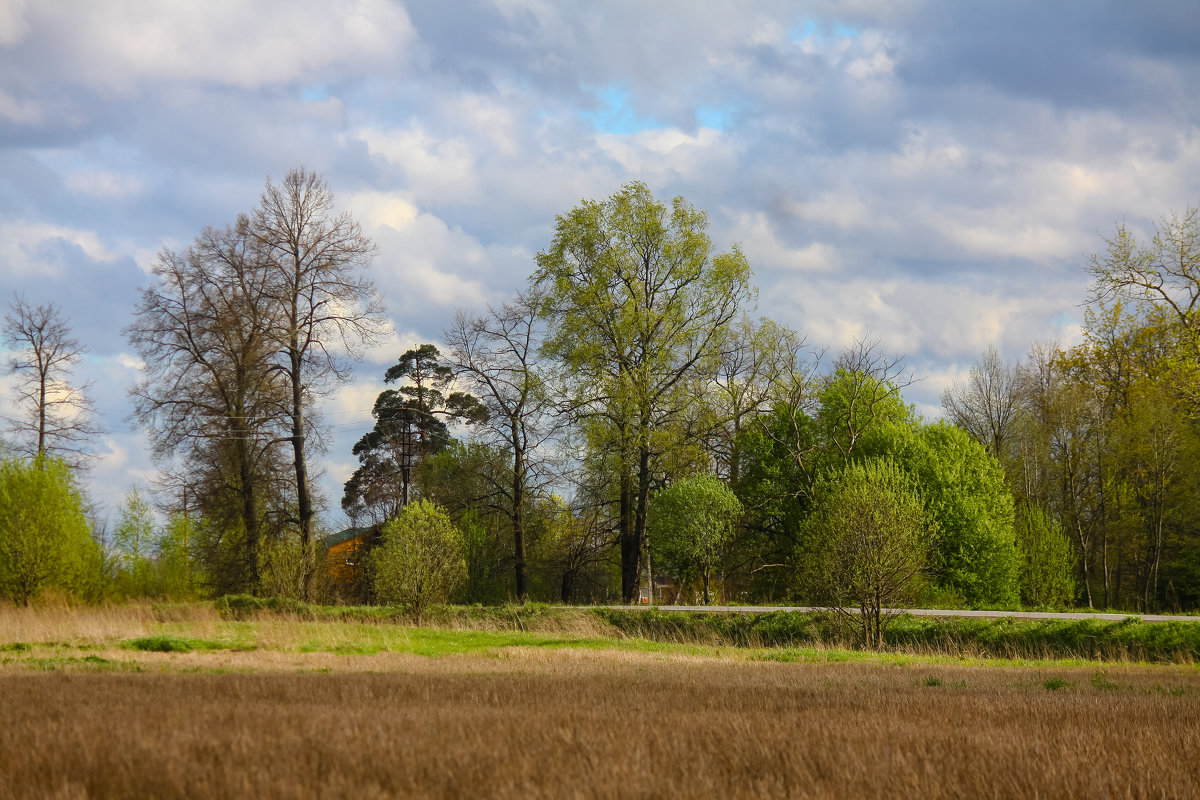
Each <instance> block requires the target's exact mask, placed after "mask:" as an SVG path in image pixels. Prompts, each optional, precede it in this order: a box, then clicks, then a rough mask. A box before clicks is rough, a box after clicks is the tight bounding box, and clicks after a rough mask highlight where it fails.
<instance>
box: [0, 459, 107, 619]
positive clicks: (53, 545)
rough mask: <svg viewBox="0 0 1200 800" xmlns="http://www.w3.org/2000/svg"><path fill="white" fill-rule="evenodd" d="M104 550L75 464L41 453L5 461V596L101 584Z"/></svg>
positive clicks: (85, 590) (0, 489) (1, 571)
mask: <svg viewBox="0 0 1200 800" xmlns="http://www.w3.org/2000/svg"><path fill="white" fill-rule="evenodd" d="M100 567H101V556H100V551H99V548H98V547H97V546H96V543H95V542H94V541H93V540H92V536H91V530H90V528H89V527H88V522H87V515H86V512H85V510H84V502H83V498H82V496H81V495H80V492H79V489H78V488H77V487H76V485H75V476H74V475H73V474H72V472H71V469H70V468H69V467H68V466H67V465H66V463H65V462H63V461H62V460H60V459H57V458H54V457H51V456H39V457H36V458H33V459H22V458H12V459H6V460H3V461H0V597H5V598H9V599H11V600H14V601H15V602H17V603H26V604H27V603H29V602H30V600H32V599H33V598H34V597H35V596H37V595H38V594H39V593H40V592H42V591H44V590H47V589H54V590H58V591H62V592H68V593H72V594H77V595H82V596H88V595H94V594H96V593H97V592H98V590H99V584H100Z"/></svg>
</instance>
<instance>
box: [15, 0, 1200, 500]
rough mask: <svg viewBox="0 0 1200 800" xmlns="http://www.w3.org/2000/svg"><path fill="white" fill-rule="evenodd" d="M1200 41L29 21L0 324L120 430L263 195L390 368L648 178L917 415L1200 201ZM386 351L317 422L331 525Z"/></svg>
mask: <svg viewBox="0 0 1200 800" xmlns="http://www.w3.org/2000/svg"><path fill="white" fill-rule="evenodd" d="M198 9H202V10H198ZM285 10H286V13H284V11H285ZM284 18H286V19H284ZM281 19H282V20H283V21H282V22H281ZM1198 22H1200V11H1197V9H1196V7H1195V5H1194V4H1193V3H1190V2H1176V3H1171V2H1155V3H1151V4H1139V5H1136V6H1135V5H1131V4H1128V3H1121V2H1115V1H1114V2H1082V0H1080V2H1069V3H1061V4H1049V5H1048V4H1045V3H1039V2H1033V1H1032V0H1029V2H1019V3H962V2H949V0H947V2H936V3H924V2H901V3H876V2H867V1H866V0H864V1H863V2H851V3H844V2H839V3H820V2H815V3H806V4H803V5H801V4H796V3H791V2H783V0H780V2H767V1H764V2H758V3H754V4H750V5H747V4H740V3H724V2H702V3H697V2H690V1H689V2H685V1H684V0H678V1H677V2H661V3H654V4H649V5H647V4H646V3H642V2H633V0H621V1H618V0H610V1H609V2H603V3H588V4H579V3H567V4H563V3H553V2H543V1H542V0H496V1H495V2H487V1H486V0H475V1H474V2H470V3H456V4H453V5H450V6H448V5H447V4H445V3H440V2H434V1H433V0H421V1H420V2H409V3H405V4H403V5H402V4H399V3H394V2H384V1H383V0H343V2H338V3H281V4H279V5H272V4H257V3H256V4H248V5H244V6H239V7H238V8H237V9H233V10H226V11H220V12H218V11H214V10H212V8H211V7H209V6H197V7H195V8H192V7H186V8H185V7H178V6H170V5H163V4H160V3H153V2H150V1H149V0H147V1H146V2H142V3H137V2H131V3H125V4H120V5H118V6H108V7H105V8H103V9H102V10H101V7H100V6H96V5H95V4H90V3H84V2H82V0H81V1H80V2H75V3H63V4H35V3H16V4H13V5H11V6H10V7H9V8H8V10H7V11H6V12H5V13H3V14H0V75H3V76H4V77H3V78H0V239H2V240H0V259H3V260H4V262H5V263H3V264H2V265H0V294H3V295H5V296H7V295H9V294H11V292H12V291H14V290H22V291H25V292H27V293H28V294H29V295H30V296H31V297H35V298H39V299H44V298H53V299H56V300H57V301H58V302H60V304H61V305H63V307H64V309H65V310H66V311H67V312H68V313H69V316H70V317H71V319H72V321H73V322H74V324H75V327H76V330H77V331H78V332H80V333H81V334H82V335H85V336H86V337H87V339H88V341H90V342H93V343H94V345H93V347H94V356H93V361H92V362H90V363H89V364H88V365H87V369H88V370H90V371H91V373H92V374H94V375H96V376H101V377H102V378H103V380H104V381H105V390H104V394H103V396H102V398H100V403H101V405H103V407H104V412H105V414H106V415H107V418H108V419H109V420H111V421H112V424H113V426H114V429H118V428H120V426H121V425H123V424H124V423H123V422H122V420H123V418H124V415H125V414H126V413H127V411H128V409H127V403H126V401H125V399H124V395H123V386H119V384H121V383H122V382H125V383H127V382H128V381H130V380H132V377H133V375H134V370H133V368H132V367H131V366H130V365H129V364H128V363H127V360H124V361H123V360H122V356H121V353H122V352H123V350H124V344H123V340H122V339H121V336H120V330H121V328H122V327H123V326H124V325H125V324H126V322H127V320H128V315H129V313H130V310H131V307H132V304H133V302H134V299H135V298H136V289H137V287H138V286H140V285H142V283H144V282H145V280H146V277H145V273H144V270H145V269H147V268H149V267H150V266H151V264H152V263H153V260H154V257H155V253H156V252H157V251H158V250H159V249H161V248H162V247H164V246H168V247H183V246H186V245H187V243H188V241H190V239H191V238H192V237H194V236H195V235H196V234H197V233H198V232H199V231H200V230H201V229H202V228H203V227H204V226H206V225H224V224H228V223H230V222H232V220H233V219H234V217H235V215H236V214H237V213H238V212H239V211H244V210H247V209H248V208H250V207H251V206H253V204H254V203H255V202H256V200H257V198H258V195H259V193H260V191H261V189H262V185H263V181H264V180H265V178H266V177H267V176H268V175H271V176H275V177H279V176H280V175H282V174H283V173H284V172H285V171H286V170H287V169H289V168H291V167H293V166H296V165H299V164H304V165H305V166H307V167H309V168H312V169H315V170H319V171H321V172H323V173H324V174H325V175H326V177H327V178H328V179H329V181H330V183H331V184H332V186H333V188H334V190H335V191H336V192H337V195H338V198H339V201H340V202H341V203H342V205H343V206H344V207H346V208H349V209H350V210H352V211H353V213H354V214H355V216H356V218H358V219H359V220H360V221H362V223H363V225H364V227H365V228H366V230H367V232H368V233H369V234H370V235H371V236H373V237H374V238H375V239H376V241H377V242H378V244H379V248H380V255H379V258H378V260H377V262H376V264H375V266H374V268H373V273H374V277H375V279H376V281H377V282H378V284H379V286H380V288H381V289H382V290H383V291H384V293H385V295H386V299H387V301H388V304H389V308H390V313H391V316H392V318H393V321H394V325H395V329H396V331H397V338H396V339H395V340H394V342H393V345H392V346H393V347H394V348H396V349H397V350H399V349H400V348H402V347H405V346H408V345H410V344H415V343H416V342H418V341H436V340H437V338H438V336H439V334H440V331H441V329H442V327H443V326H445V325H446V324H447V323H448V322H449V320H450V319H451V317H452V315H453V313H454V310H455V308H456V307H458V306H462V305H472V306H474V305H478V304H481V303H483V302H487V301H494V300H498V299H502V298H503V297H505V296H506V295H507V294H508V293H510V292H511V291H513V290H514V289H516V288H518V287H519V286H521V285H523V284H524V282H525V281H526V279H527V276H528V274H529V272H530V270H531V268H532V258H533V255H534V254H535V253H536V252H537V251H538V249H540V248H542V247H544V246H545V245H546V244H547V242H548V241H549V237H550V235H551V232H552V229H553V222H554V216H555V215H556V214H558V213H561V212H563V211H565V210H567V209H568V208H570V207H571V206H572V205H574V204H575V203H576V202H578V201H579V200H580V199H581V198H585V197H602V196H605V195H607V194H609V193H611V192H613V191H615V190H616V189H617V188H618V187H619V186H620V185H621V184H622V183H623V182H625V181H628V180H632V179H640V180H644V181H646V182H647V183H648V184H649V185H650V186H651V188H652V189H653V190H654V191H655V192H656V194H658V195H659V196H660V197H662V198H664V199H665V198H667V197H670V196H672V195H674V194H682V195H684V196H686V197H688V198H689V199H690V200H691V201H692V202H693V203H694V204H695V205H696V206H698V207H700V208H703V209H706V210H707V211H708V213H709V218H710V222H711V229H712V233H713V236H714V239H715V240H716V242H717V244H718V246H720V247H727V246H729V245H730V244H731V243H733V242H740V243H741V244H742V246H743V247H744V248H745V250H746V252H747V253H748V254H749V255H750V257H751V259H752V262H753V264H754V267H755V270H756V274H757V279H758V283H759V285H760V287H761V290H762V291H761V298H762V310H763V311H764V312H765V313H769V314H771V315H772V316H774V317H776V318H777V319H779V320H780V321H782V322H784V323H786V324H789V325H791V326H793V327H795V328H797V329H799V330H801V331H803V332H807V333H808V334H809V338H810V341H811V342H812V343H813V344H814V345H816V346H830V347H833V348H836V347H838V346H840V345H841V344H843V343H845V342H846V340H847V339H848V338H850V337H852V336H855V335H862V334H864V333H865V332H866V331H868V330H869V331H870V332H871V333H873V334H874V335H875V336H878V337H879V338H881V339H882V340H883V342H884V343H885V344H886V345H888V346H889V347H891V348H892V349H901V350H904V351H907V352H908V353H909V354H910V359H911V361H912V364H913V366H914V367H915V368H916V369H917V370H918V371H922V372H924V373H925V374H927V375H928V376H929V379H928V380H926V381H924V382H923V383H922V384H920V385H918V386H916V387H914V388H913V389H912V391H911V397H910V399H911V400H912V401H914V402H917V403H918V404H919V405H920V407H921V408H923V409H925V410H931V409H933V408H935V407H936V404H937V397H938V395H939V394H940V391H941V388H942V386H943V385H944V384H945V382H947V381H948V380H951V379H953V378H954V377H955V376H956V375H959V374H962V372H963V371H965V369H966V367H967V366H968V365H969V364H970V362H971V360H972V359H974V358H975V356H976V355H977V354H978V353H979V352H980V351H981V350H982V349H983V347H985V346H986V345H987V344H989V343H995V344H997V345H998V346H999V347H1001V349H1002V352H1003V353H1004V354H1005V355H1006V356H1008V357H1009V358H1016V357H1019V356H1020V355H1021V354H1022V353H1023V352H1024V351H1025V349H1026V348H1027V347H1028V346H1029V344H1030V343H1032V342H1033V341H1035V340H1039V339H1054V338H1058V339H1063V340H1070V338H1071V337H1072V336H1074V335H1076V332H1077V326H1078V322H1079V320H1080V317H1081V313H1080V309H1079V308H1078V303H1080V302H1081V301H1082V300H1083V299H1084V296H1085V288H1086V277H1085V275H1084V274H1083V272H1082V271H1081V270H1080V269H1079V265H1080V264H1081V263H1082V261H1083V259H1084V258H1085V255H1086V253H1087V252H1089V251H1090V250H1092V249H1095V248H1097V247H1098V246H1099V244H1100V241H1099V235H1101V234H1103V233H1105V232H1107V231H1109V230H1111V229H1112V226H1113V224H1114V223H1116V222H1118V221H1120V220H1127V221H1128V222H1130V224H1131V225H1133V226H1134V227H1135V228H1141V229H1146V228H1147V227H1148V226H1149V224H1150V222H1151V221H1152V220H1153V219H1154V218H1155V217H1156V216H1157V215H1159V214H1161V213H1163V212H1165V211H1168V210H1170V209H1172V208H1181V207H1183V206H1184V205H1186V204H1188V203H1194V202H1195V201H1196V198H1197V195H1198V194H1200V191H1198V190H1200V137H1198V136H1197V132H1198V131H1197V128H1198V125H1200V119H1198V115H1200V102H1198V101H1197V99H1196V95H1195V91H1194V87H1195V86H1196V85H1197V82H1198V81H1197V78H1200V74H1198V73H1200V24H1197V23H1198ZM396 355H398V352H397V353H392V354H390V355H389V354H388V353H385V352H382V351H376V352H375V353H373V354H372V358H373V360H372V361H371V362H369V363H365V364H364V365H362V366H361V367H360V370H359V371H360V376H361V377H360V385H359V386H358V387H357V388H352V389H348V390H347V391H346V392H344V393H343V395H342V396H340V397H337V398H334V399H333V400H332V401H331V403H330V416H329V418H330V419H331V420H333V421H336V422H337V425H338V427H335V429H334V436H333V439H332V441H331V443H330V451H329V457H328V463H327V473H328V474H329V477H328V478H327V481H326V482H327V493H328V494H329V495H330V498H331V500H332V501H333V506H334V507H336V500H337V497H338V489H337V486H336V479H337V478H338V477H339V475H340V471H344V468H345V466H346V465H347V464H348V463H349V462H350V461H351V460H352V459H351V458H350V456H349V455H348V453H349V445H350V443H351V442H352V440H353V438H354V436H356V435H357V434H358V433H359V432H360V431H359V428H356V427H355V425H356V424H360V425H361V419H360V417H362V416H363V410H364V408H365V407H367V406H369V398H370V395H371V393H372V392H373V391H375V390H376V388H377V387H376V386H375V384H376V383H377V381H378V379H379V373H381V372H382V368H383V367H386V365H387V363H389V361H390V360H391V358H394V357H395V356H396ZM356 415H358V416H356ZM112 445H113V448H112V452H113V455H112V456H111V457H110V458H109V459H108V460H107V461H106V462H105V465H104V466H103V467H102V468H98V469H97V470H95V472H94V477H93V484H94V488H95V490H96V491H97V492H98V493H100V494H104V493H107V495H106V496H113V495H115V494H116V493H119V489H120V487H121V486H123V485H124V484H123V481H126V480H127V479H128V478H129V477H130V476H135V475H140V474H143V473H144V472H145V471H146V470H148V469H150V465H149V463H148V460H147V458H146V456H145V453H144V449H142V446H141V444H140V443H139V441H138V439H137V438H136V437H135V436H133V435H132V434H131V433H129V432H128V428H127V426H126V427H125V428H124V429H122V430H121V431H120V432H119V435H114V436H113V437H112Z"/></svg>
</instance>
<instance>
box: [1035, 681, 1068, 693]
mask: <svg viewBox="0 0 1200 800" xmlns="http://www.w3.org/2000/svg"><path fill="white" fill-rule="evenodd" d="M1074 685H1075V684H1073V683H1071V682H1070V681H1066V680H1063V679H1062V678H1050V679H1049V680H1047V681H1043V682H1042V686H1043V687H1045V688H1046V689H1049V690H1050V691H1052V692H1057V691H1058V690H1059V689H1069V688H1070V687H1072V686H1074Z"/></svg>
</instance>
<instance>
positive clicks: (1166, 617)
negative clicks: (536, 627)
mask: <svg viewBox="0 0 1200 800" xmlns="http://www.w3.org/2000/svg"><path fill="white" fill-rule="evenodd" d="M569 607H570V606H562V608H569ZM598 607H599V608H609V609H612V610H614V611H645V610H647V609H650V608H653V609H655V610H658V611H707V612H725V613H732V614H770V613H772V612H775V611H826V610H828V609H824V608H816V607H813V606H649V605H640V606H598ZM885 611H886V613H888V614H912V615H913V616H914V617H986V618H992V619H1001V618H1004V617H1013V618H1015V619H1080V620H1082V619H1103V620H1109V621H1114V622H1120V621H1121V620H1123V619H1128V618H1130V617H1133V618H1134V619H1140V620H1141V621H1142V622H1200V616H1183V615H1179V614H1097V613H1089V612H1086V611H1064V612H1058V611H975V610H970V609H953V608H950V609H947V608H889V609H885Z"/></svg>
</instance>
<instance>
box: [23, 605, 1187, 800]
mask: <svg viewBox="0 0 1200 800" xmlns="http://www.w3.org/2000/svg"><path fill="white" fill-rule="evenodd" d="M172 617H174V618H172ZM155 637H157V638H155ZM135 642H141V644H134V643H135ZM147 643H149V644H147ZM155 643H159V644H165V645H168V646H171V647H177V648H178V649H177V650H176V651H174V652H160V651H158V650H143V649H138V648H139V647H144V646H154V645H155ZM168 649H169V648H168ZM778 656H779V654H778V653H772V652H768V651H753V650H731V649H729V648H724V649H718V648H713V647H696V646H679V645H656V646H650V645H648V644H647V643H640V642H636V641H621V640H617V639H604V638H600V637H599V632H597V631H588V630H580V631H566V632H558V633H530V634H516V635H514V634H508V633H500V632H486V631H427V630H420V629H414V628H404V627H400V626H395V625H357V624H348V623H312V622H302V621H297V620H288V619H276V620H269V619H263V620H258V621H251V622H227V621H224V620H221V619H220V618H218V617H217V616H216V615H215V614H211V612H209V611H207V610H205V609H203V608H200V607H197V608H192V609H184V610H181V611H179V612H166V613H164V612H163V611H162V610H161V609H159V610H151V609H148V608H138V607H130V608H123V609H109V610H98V611H83V612H67V611H64V610H55V609H43V610H37V609H33V610H25V609H20V610H15V609H0V798H8V797H13V798H17V797H20V798H26V797H55V798H76V797H79V798H82V797H103V798H108V797H112V798H116V797H161V798H173V797H268V798H270V797H356V798H374V797H397V796H399V797H405V796H410V797H672V798H679V797H715V796H719V797H928V798H939V797H1022V798H1028V797H1147V798H1149V797H1195V796H1198V795H1200V758H1197V757H1196V754H1197V753H1200V670H1198V669H1197V668H1196V667H1194V666H1179V665H1174V666H1171V665H1160V666H1145V665H1133V664H1086V663H1065V662H1060V663H1029V664H1007V665H1001V664H995V663H989V664H984V663H975V662H959V661H955V660H953V659H946V658H927V657H926V658H922V657H911V656H898V655H882V656H879V655H875V656H866V655H856V654H851V653H846V652H843V651H827V652H822V651H818V650H814V651H806V652H791V653H789V654H787V658H789V659H792V658H794V659H796V661H794V662H793V663H779V661H775V660H771V659H773V658H776V657H778Z"/></svg>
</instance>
